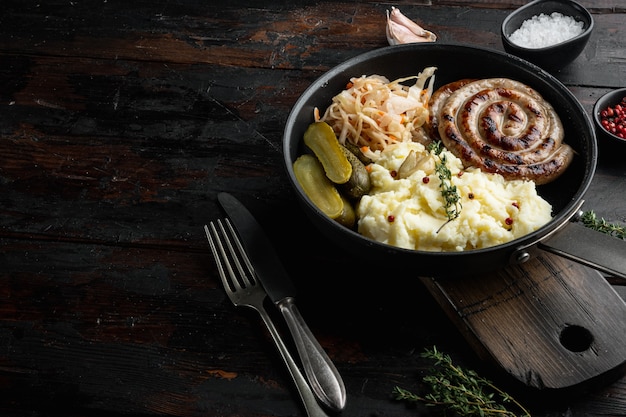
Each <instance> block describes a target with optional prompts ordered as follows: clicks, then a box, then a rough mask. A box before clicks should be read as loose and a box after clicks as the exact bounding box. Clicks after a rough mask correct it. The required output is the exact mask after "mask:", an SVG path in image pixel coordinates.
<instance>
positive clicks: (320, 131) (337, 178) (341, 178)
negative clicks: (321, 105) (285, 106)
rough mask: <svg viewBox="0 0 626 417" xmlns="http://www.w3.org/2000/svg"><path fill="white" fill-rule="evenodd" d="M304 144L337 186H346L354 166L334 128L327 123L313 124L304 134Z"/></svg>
mask: <svg viewBox="0 0 626 417" xmlns="http://www.w3.org/2000/svg"><path fill="white" fill-rule="evenodd" d="M304 143H305V144H306V146H308V147H309V148H310V149H311V150H312V151H313V153H314V154H315V156H316V157H317V159H318V160H319V161H320V162H321V164H322V166H323V167H324V172H326V176H327V177H328V178H329V179H330V180H331V181H332V182H334V183H335V184H345V183H346V182H348V180H349V179H350V177H351V176H352V164H350V161H348V158H347V157H346V155H345V154H344V152H343V150H342V145H341V144H340V143H339V141H338V140H337V136H335V132H334V131H333V128H332V127H330V125H329V124H328V123H326V122H315V123H311V124H310V125H309V127H308V128H307V130H306V132H304Z"/></svg>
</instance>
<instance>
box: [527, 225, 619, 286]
mask: <svg viewBox="0 0 626 417" xmlns="http://www.w3.org/2000/svg"><path fill="white" fill-rule="evenodd" d="M537 247H538V248H539V249H542V250H545V251H548V252H552V253H555V254H557V255H559V256H562V257H564V258H568V259H571V260H573V261H575V262H578V263H581V264H583V265H586V266H589V267H591V268H593V269H596V270H598V271H600V272H604V273H606V274H610V275H613V276H616V277H620V278H624V279H626V240H622V239H619V238H616V237H614V236H610V235H607V234H606V233H601V232H598V231H596V230H593V229H590V228H588V227H586V226H584V225H583V224H581V223H578V222H572V221H569V222H567V224H566V225H565V226H564V227H561V228H560V229H559V230H558V231H557V232H556V233H554V234H552V235H550V236H549V237H548V238H546V239H544V240H542V241H540V242H539V243H538V245H537Z"/></svg>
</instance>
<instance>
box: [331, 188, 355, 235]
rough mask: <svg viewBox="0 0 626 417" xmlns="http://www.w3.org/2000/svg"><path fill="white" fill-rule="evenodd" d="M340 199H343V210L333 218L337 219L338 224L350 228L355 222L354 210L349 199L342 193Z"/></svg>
mask: <svg viewBox="0 0 626 417" xmlns="http://www.w3.org/2000/svg"><path fill="white" fill-rule="evenodd" d="M341 199H342V200H343V210H342V211H341V214H340V215H339V217H337V218H336V219H335V220H337V222H338V223H339V224H342V225H344V226H346V227H348V228H350V229H352V228H353V227H354V224H355V223H356V211H354V207H352V204H351V203H350V201H348V199H347V198H346V197H345V196H344V195H343V194H342V195H341Z"/></svg>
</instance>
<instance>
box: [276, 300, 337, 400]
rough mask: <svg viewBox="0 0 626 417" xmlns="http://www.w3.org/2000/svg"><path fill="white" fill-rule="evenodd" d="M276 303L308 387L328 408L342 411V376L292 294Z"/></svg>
mask: <svg viewBox="0 0 626 417" xmlns="http://www.w3.org/2000/svg"><path fill="white" fill-rule="evenodd" d="M276 305H277V306H278V309H279V310H280V311H281V313H282V314H283V317H284V318H285V321H286V322H287V327H288V328H289V330H290V332H291V335H292V337H293V340H294V342H295V345H296V349H297V350H298V353H299V355H300V359H301V360H302V367H303V368H304V373H305V375H306V376H307V378H308V380H309V383H310V384H311V389H312V390H313V392H314V393H315V394H316V395H317V397H318V399H319V400H320V401H321V402H322V403H323V404H325V405H326V406H327V407H329V408H331V409H332V410H334V411H341V410H343V408H344V407H345V405H346V388H345V386H344V384H343V380H342V379H341V375H339V372H338V371H337V368H335V365H334V364H333V362H332V361H331V360H330V358H329V357H328V355H327V354H326V352H325V351H324V349H323V348H322V347H321V346H320V344H319V343H318V342H317V339H315V336H313V333H312V332H311V330H310V329H309V327H308V326H307V325H306V323H305V322H304V319H303V318H302V315H300V311H299V310H298V308H297V307H296V304H295V302H294V299H293V297H285V298H283V299H282V300H280V301H278V302H277V303H276Z"/></svg>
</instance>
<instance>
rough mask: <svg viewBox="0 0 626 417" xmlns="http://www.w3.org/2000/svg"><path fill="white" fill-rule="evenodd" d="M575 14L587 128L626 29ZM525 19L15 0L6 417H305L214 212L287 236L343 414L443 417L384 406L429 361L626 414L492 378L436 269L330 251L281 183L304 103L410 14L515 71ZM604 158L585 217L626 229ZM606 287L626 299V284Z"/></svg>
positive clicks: (618, 76)
mask: <svg viewBox="0 0 626 417" xmlns="http://www.w3.org/2000/svg"><path fill="white" fill-rule="evenodd" d="M581 2H582V4H583V5H585V6H587V7H589V8H590V9H591V11H592V12H593V14H594V19H595V23H596V29H595V31H594V34H593V36H592V39H591V40H590V43H589V45H588V46H587V48H586V49H585V51H584V52H583V54H582V55H581V56H580V57H579V58H578V59H577V60H576V61H575V62H574V63H572V65H570V66H568V67H567V68H565V69H563V70H562V71H560V72H559V73H556V74H555V76H556V77H557V78H558V79H559V80H561V81H562V82H563V83H564V84H565V85H567V87H568V88H570V89H571V91H572V92H573V93H574V94H575V96H576V97H577V98H578V99H579V100H580V102H581V103H582V105H583V106H584V108H585V109H586V110H587V111H588V112H590V111H591V108H592V106H593V103H594V102H595V100H596V99H597V98H598V97H599V96H600V95H601V94H603V93H604V92H606V91H608V90H610V89H611V88H614V87H617V86H622V82H623V79H624V78H625V75H626V74H625V68H626V67H625V66H624V65H623V64H624V59H625V58H626V57H625V56H624V53H623V51H624V50H626V44H625V42H626V40H625V39H624V37H623V36H622V33H621V28H622V26H623V22H624V13H625V11H624V5H623V2H622V1H621V0H600V1H595V0H583V1H581ZM525 3H526V1H525V0H510V1H507V0H473V1H462V0H456V1H453V0H446V1H435V0H418V1H400V2H398V3H393V4H392V3H389V2H382V3H381V2H377V1H361V2H354V1H322V2H319V1H310V0H306V1H305V0H272V1H267V2H254V1H249V0H232V1H228V2H226V1H216V2H210V1H206V0H205V1H199V0H169V1H160V0H150V1H146V0H136V1H120V0H106V1H81V0H76V1H65V0H63V1H61V0H50V1H45V2H41V1H34V0H6V1H3V2H2V13H0V155H2V156H0V295H1V298H0V300H1V302H0V386H1V387H2V389H1V390H0V415H2V416H6V417H18V416H19V417H23V416H33V417H44V416H45V417H47V416H50V417H57V416H63V417H100V416H107V417H110V416H123V415H124V416H126V415H134V416H207V415H209V416H223V417H235V416H296V415H304V410H303V409H302V407H301V406H300V404H299V402H298V399H297V393H296V392H295V390H294V388H293V387H292V385H291V382H290V379H289V376H288V374H287V372H286V370H285V369H284V367H283V366H282V364H281V361H280V358H279V356H278V354H277V352H276V351H275V350H274V348H273V346H272V344H271V342H270V340H269V338H268V335H267V334H266V333H265V332H264V330H263V327H262V324H261V322H260V321H259V319H258V317H256V316H255V315H254V314H252V312H248V311H245V310H238V309H235V308H234V307H233V306H232V305H231V304H230V303H229V301H228V299H227V298H226V295H225V294H224V291H223V289H222V288H221V284H220V281H219V278H218V276H217V271H216V269H215V265H214V263H213V260H212V259H211V258H210V255H209V250H208V246H207V244H206V241H205V237H204V234H203V230H202V225H203V224H204V223H205V222H207V221H208V220H212V219H215V218H217V217H221V216H223V213H222V212H221V210H220V208H219V205H218V204H217V201H216V195H217V193H218V192H220V191H228V192H230V193H233V194H234V195H236V196H237V197H238V198H240V199H241V200H242V201H243V202H244V203H245V204H246V205H247V206H248V207H249V208H250V209H251V211H252V212H253V214H255V216H256V217H257V218H258V219H259V221H260V222H261V224H262V226H264V227H265V228H266V229H267V230H269V231H270V236H269V237H270V239H271V240H272V242H273V243H274V245H275V247H276V249H277V251H278V252H279V255H280V256H281V259H283V260H284V264H285V267H286V269H287V270H288V271H289V273H290V274H291V275H292V277H293V278H294V280H295V281H296V285H297V287H298V290H299V295H298V304H299V306H300V309H301V311H302V314H303V315H304V316H305V318H306V319H307V321H308V323H309V325H310V327H311V328H312V330H313V332H314V333H315V334H316V336H317V337H318V338H319V340H320V343H321V344H322V345H323V347H324V348H325V349H326V350H327V351H328V353H329V355H330V356H331V358H332V359H333V360H334V361H335V363H336V365H337V367H338V369H339V371H340V372H341V373H342V375H343V377H344V379H345V382H346V387H347V390H348V405H347V408H346V410H345V411H344V412H343V413H342V415H343V416H345V417H352V416H363V415H369V416H374V415H375V416H398V417H400V416H408V415H417V414H419V415H422V416H428V415H431V413H430V410H428V409H425V408H420V407H418V408H417V409H413V408H407V407H405V405H404V404H401V403H397V402H395V401H392V400H391V399H390V393H391V390H392V389H393V387H394V386H396V385H400V386H402V387H405V388H407V389H414V390H418V389H419V388H420V386H421V384H420V378H421V377H423V376H424V375H425V374H426V373H428V372H429V369H430V367H431V363H429V362H428V361H425V360H424V359H423V358H421V357H420V353H421V351H422V350H423V349H424V348H426V347H431V346H433V345H437V347H438V348H440V349H441V350H444V351H446V352H449V353H450V354H451V356H452V357H453V359H454V360H455V361H458V362H459V363H461V364H463V365H466V366H468V367H470V368H474V369H476V370H478V371H479V372H481V373H483V374H485V375H487V376H490V377H493V378H494V379H495V380H497V381H498V382H499V383H501V384H502V385H503V386H504V387H506V388H509V389H510V390H511V392H512V393H513V394H515V395H517V396H519V397H521V398H523V399H524V400H525V401H527V403H528V404H529V406H530V408H531V409H532V411H533V415H536V416H539V417H564V416H567V417H591V416H594V417H597V416H603V417H606V416H620V415H626V382H625V379H624V377H622V378H621V379H618V380H616V381H615V382H613V383H607V384H604V385H598V386H597V387H595V388H594V389H593V390H590V391H589V392H587V393H585V394H584V395H579V396H577V397H576V398H575V399H572V397H571V396H570V395H569V394H566V393H562V394H561V393H551V394H550V395H549V397H548V398H549V401H548V402H546V401H545V400H546V398H545V397H542V395H541V394H538V393H536V392H534V391H532V392H529V391H528V390H527V387H523V386H519V384H518V383H517V381H516V380H515V378H511V377H510V376H509V375H508V374H507V373H506V372H502V370H501V369H499V368H498V367H497V366H493V365H492V364H491V363H489V362H488V361H484V360H483V359H482V358H480V357H478V355H476V354H475V353H474V352H473V351H472V348H471V345H470V344H469V343H468V342H467V341H466V340H465V338H464V334H463V333H462V332H461V331H459V329H458V328H457V327H456V325H455V323H454V322H453V321H451V320H450V319H449V318H448V316H447V315H446V314H445V312H444V310H443V309H442V308H441V307H440V305H439V304H438V303H437V302H436V301H435V300H434V299H433V297H432V296H431V294H430V293H429V292H428V291H427V289H426V287H425V286H424V285H423V284H422V282H421V281H420V280H419V265H416V266H415V270H410V271H407V270H397V269H395V268H393V266H388V265H379V264H377V263H376V262H375V260H369V259H358V258H354V257H351V256H349V255H347V254H346V253H345V251H344V248H340V247H336V246H335V245H334V244H333V243H332V242H330V243H329V242H327V241H326V240H325V238H324V237H323V236H321V235H320V234H319V232H318V231H317V230H315V228H314V227H313V226H312V225H311V224H310V223H309V221H308V220H307V218H306V217H305V216H304V214H303V212H302V211H301V210H300V209H299V207H298V205H297V202H296V200H295V198H294V196H293V194H292V191H291V189H290V186H289V183H288V181H287V179H286V175H285V172H284V168H283V165H282V164H283V162H282V143H281V141H282V130H283V127H284V123H285V120H286V119H287V116H288V114H289V111H290V109H291V106H292V105H293V103H294V102H295V101H296V100H297V98H298V97H299V95H300V94H301V93H302V92H303V91H304V90H305V89H306V88H307V87H308V85H309V84H310V83H311V82H313V81H314V80H315V79H316V78H317V77H319V76H320V75H321V74H322V73H323V72H324V71H326V70H328V69H330V68H332V67H334V66H335V65H338V64H340V63H341V62H343V61H345V60H346V59H348V58H350V57H353V56H355V55H357V54H359V53H361V52H365V51H369V50H372V49H374V48H379V47H383V46H385V45H386V39H385V35H384V21H385V12H386V10H387V9H390V7H391V6H392V5H394V6H397V7H400V8H401V10H402V11H403V12H404V13H405V14H406V15H407V16H409V17H411V18H412V19H414V20H416V21H417V22H418V23H420V24H422V25H424V26H425V27H427V28H428V29H430V30H433V31H434V32H435V33H437V34H438V35H439V37H440V40H441V41H442V42H454V43H462V44H467V45H473V46H482V47H488V48H494V49H497V50H502V45H501V42H500V38H499V36H500V35H499V25H500V23H501V21H502V20H503V19H504V17H505V16H506V15H507V13H509V12H510V11H511V10H513V9H514V8H515V7H518V6H520V5H522V4H525ZM460 65H462V63H460ZM417 70H419V68H416V71H417ZM600 145H601V146H600V155H599V156H600V160H599V164H598V170H597V173H596V175H595V177H594V180H593V183H592V186H591V187H590V190H589V192H588V194H587V195H586V196H585V199H586V201H585V206H584V207H585V208H589V209H594V210H595V211H596V213H597V214H598V215H599V216H601V217H604V218H606V219H607V220H609V221H616V222H626V207H625V205H624V204H623V190H625V189H626V166H625V165H624V164H623V162H622V160H623V158H622V157H621V155H622V153H623V151H624V149H621V148H619V147H617V148H616V147H614V146H609V144H605V143H601V144H600ZM294 248H295V250H294ZM608 282H610V284H611V285H612V287H613V288H615V289H616V290H617V292H618V293H619V294H620V295H621V297H622V298H624V297H625V296H626V293H625V292H624V288H626V285H625V284H626V283H624V282H623V280H618V279H611V278H609V279H608ZM355 285H358V286H359V288H360V290H359V291H360V293H359V294H355V293H354V291H353V286H355Z"/></svg>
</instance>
